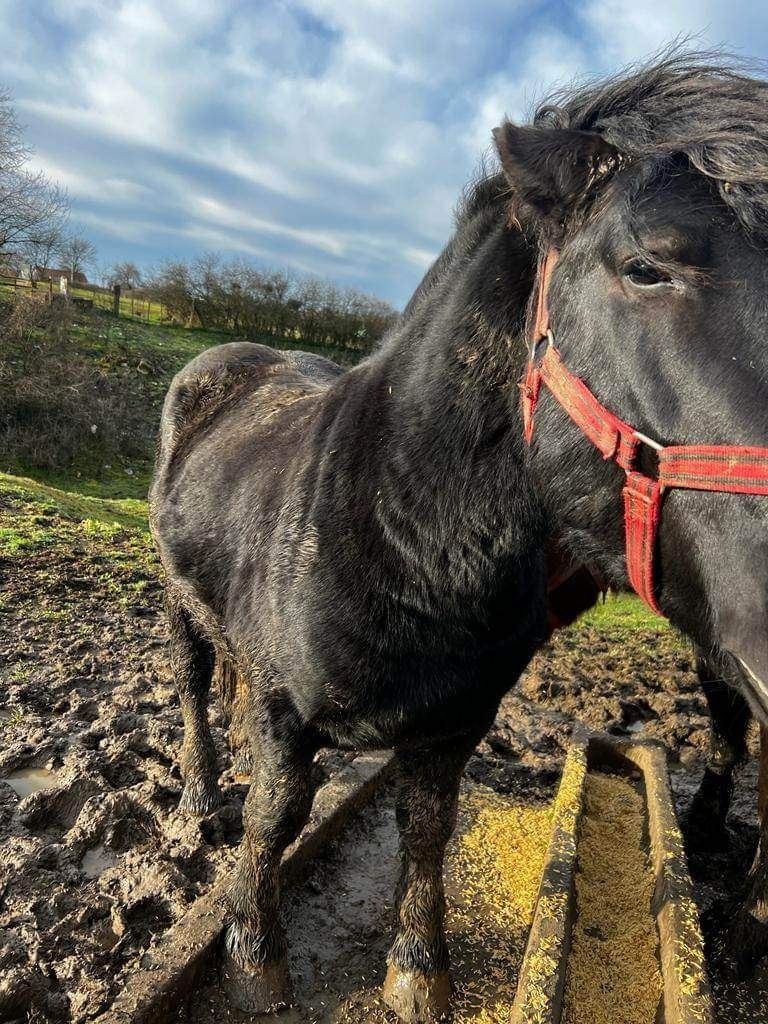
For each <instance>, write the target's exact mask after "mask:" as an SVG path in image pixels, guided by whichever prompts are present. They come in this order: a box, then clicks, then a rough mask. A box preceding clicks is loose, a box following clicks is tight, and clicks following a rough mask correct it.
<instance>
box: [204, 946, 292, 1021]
mask: <svg viewBox="0 0 768 1024" xmlns="http://www.w3.org/2000/svg"><path fill="white" fill-rule="evenodd" d="M221 982H222V987H223V989H224V992H225V994H226V996H227V998H228V999H229V1002H230V1003H231V1004H232V1006H234V1007H235V1009H237V1010H243V1011H244V1012H245V1013H273V1012H274V1011H275V1010H282V1009H284V1008H285V1007H286V1006H290V1005H291V1003H292V1002H293V988H292V986H291V977H290V975H289V973H288V962H287V961H286V960H278V961H277V963H273V964H265V965H264V966H263V967H255V966H254V967H241V966H240V964H238V963H237V961H236V960H235V959H234V958H233V957H232V956H230V955H229V954H225V956H224V962H223V964H222V968H221Z"/></svg>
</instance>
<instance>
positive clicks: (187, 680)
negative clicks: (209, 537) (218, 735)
mask: <svg viewBox="0 0 768 1024" xmlns="http://www.w3.org/2000/svg"><path fill="white" fill-rule="evenodd" d="M166 615H167V618H168V626H169V630H170V640H171V668H172V670H173V675H174V679H175V682H176V688H177V690H178V693H179V702H180V704H181V713H182V717H183V719H184V743H183V746H182V748H181V772H182V776H183V778H184V791H183V793H182V796H181V801H180V803H179V810H182V811H188V812H189V813H191V814H195V815H200V816H202V815H205V814H209V813H210V812H211V811H213V810H214V809H215V808H216V807H218V805H219V804H220V803H221V791H220V790H219V784H218V778H217V766H216V748H215V746H214V743H213V737H212V736H211V729H210V726H209V724H208V695H209V692H210V688H211V679H212V677H213V667H214V661H215V655H214V649H213V645H212V644H211V643H210V641H208V640H207V639H206V638H205V637H204V636H203V635H202V633H201V632H200V630H199V629H198V628H197V627H196V626H195V624H194V622H193V621H192V619H191V618H190V616H189V613H188V612H187V611H186V610H185V609H184V607H183V606H182V604H181V600H180V599H179V597H178V596H177V595H176V594H175V593H174V592H173V591H171V590H168V591H167V592H166Z"/></svg>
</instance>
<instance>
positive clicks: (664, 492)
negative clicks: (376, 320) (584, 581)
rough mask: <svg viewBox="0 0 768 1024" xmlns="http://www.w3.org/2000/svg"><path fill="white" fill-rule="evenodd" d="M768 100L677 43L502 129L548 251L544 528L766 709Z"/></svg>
mask: <svg viewBox="0 0 768 1024" xmlns="http://www.w3.org/2000/svg"><path fill="white" fill-rule="evenodd" d="M767 101H768V85H767V84H766V83H765V82H762V81H758V80H755V79H753V78H750V77H747V76H744V75H740V74H737V73H734V72H732V71H729V70H726V69H722V68H718V67H714V66H709V65H706V64H704V63H702V62H698V61H696V60H690V59H688V60H686V58H685V57H681V56H679V55H678V56H674V55H673V56H672V57H670V58H669V59H668V60H667V61H664V62H662V63H661V64H657V65H654V66H653V67H652V68H650V69H645V70H642V71H640V72H638V73H637V74H635V75H633V76H629V77H624V78H622V79H620V80H619V79H617V80H615V81H613V82H609V83H607V84H603V85H601V86H600V87H598V88H597V89H593V90H589V89H587V90H585V91H584V92H582V93H578V94H575V95H574V94H571V95H570V96H569V97H567V99H566V100H565V101H564V102H563V104H562V105H560V106H558V105H556V104H555V105H548V106H546V107H544V108H542V110H541V111H540V112H539V114H538V115H537V117H536V119H535V121H534V123H533V124H532V125H530V126H526V127H517V126H515V125H513V124H511V123H510V122H506V123H505V124H503V125H502V126H501V127H500V128H499V129H497V130H496V132H495V136H496V144H497V149H498V152H499V156H500V159H501V163H502V168H503V172H504V175H505V177H506V181H507V183H508V186H509V191H510V198H509V216H510V219H511V222H512V223H514V224H515V225H516V226H519V227H520V228H522V230H523V231H524V232H525V233H526V234H528V235H529V236H530V237H531V238H532V239H533V240H534V242H535V244H537V245H538V248H539V252H540V254H541V264H540V265H541V267H542V268H543V269H542V270H541V271H540V280H539V295H540V301H539V303H538V311H537V313H536V314H535V317H534V313H533V310H534V309H535V308H536V306H535V303H532V305H531V310H532V312H531V320H532V321H533V323H532V351H531V367H532V372H533V375H534V379H535V386H536V390H537V394H536V395H535V396H533V401H535V399H538V400H537V401H535V412H533V406H531V409H530V410H529V412H530V413H531V414H532V415H533V416H534V417H535V429H532V433H531V446H530V467H531V472H532V474H533V479H534V481H535V486H536V488H537V490H538V491H539V492H540V494H541V496H542V499H543V502H544V504H545V507H546V508H547V510H548V514H549V518H550V521H551V526H552V529H553V531H554V532H555V533H556V535H557V536H558V538H559V540H560V542H561V543H562V544H563V545H564V546H565V547H566V548H567V549H568V550H569V552H570V553H571V555H572V556H573V557H574V558H576V559H577V560H579V561H581V562H585V563H587V564H589V565H591V566H593V567H594V568H595V569H596V570H597V571H598V572H599V573H600V574H601V575H602V576H603V577H604V578H606V579H607V580H608V581H609V582H610V583H611V584H612V585H615V586H627V585H628V584H629V582H630V580H631V582H632V583H633V584H634V586H635V588H636V589H638V590H639V591H640V592H641V593H642V594H643V596H644V597H645V598H646V600H647V601H648V602H649V603H651V604H652V605H654V606H656V607H657V608H658V609H659V610H661V611H662V612H663V613H664V614H665V615H667V616H668V618H669V619H670V620H671V622H672V623H673V624H674V625H675V626H677V627H678V628H680V629H682V630H683V631H684V632H685V633H687V634H688V635H689V636H691V637H692V638H693V639H694V640H696V641H697V642H698V643H699V644H700V645H701V646H702V647H704V648H705V649H707V650H710V651H717V652H719V654H720V656H721V657H722V658H723V661H724V663H725V665H726V667H727V666H728V665H730V666H731V668H732V669H733V677H734V679H739V678H741V677H743V673H742V672H739V671H737V670H736V661H738V662H739V663H740V664H741V665H742V666H743V668H744V669H745V670H746V673H747V677H748V678H749V680H750V683H751V685H750V687H749V689H750V693H749V697H750V699H751V701H752V703H753V705H754V706H756V707H757V708H758V709H759V710H760V711H761V712H762V716H763V717H764V716H765V714H766V713H768V486H766V484H768V449H766V448H765V447H764V446H766V445H768V415H766V410H767V409H768V346H767V345H766V338H768V301H766V282H767V279H768V252H767V251H766V248H765V240H766V235H767V234H768V103H767ZM554 253H556V254H557V262H556V263H555V262H554V258H553V254H554ZM542 278H545V280H543V279H542ZM542 297H543V298H544V299H545V300H546V303H545V306H546V315H545V329H544V330H542V328H541V318H542V305H543V303H542V301H541V298H542ZM547 328H551V334H550V335H549V336H548V338H543V335H544V334H545V332H546V329H547ZM541 341H543V344H541V345H537V342H541ZM548 347H551V349H552V352H550V353H549V357H548V358H549V364H551V365H549V369H550V370H551V371H552V373H553V374H555V375H556V374H557V373H561V374H564V375H565V377H564V378H563V380H564V383H563V381H561V385H562V388H563V389H564V391H562V392H561V394H560V398H559V400H557V394H556V392H557V386H556V384H551V386H550V387H549V388H548V387H542V388H541V391H540V393H538V388H539V385H540V384H541V381H540V380H539V379H538V376H537V374H539V369H538V365H539V363H540V361H541V359H542V354H541V351H540V349H542V348H543V349H547V348H548ZM546 357H547V353H545V358H546ZM546 365H548V364H546V363H545V369H546ZM544 383H545V384H546V383H547V377H546V373H545V374H544ZM582 386H583V391H581V390H579V389H580V388H582ZM569 387H570V388H571V390H570V391H569V390H568V388H569ZM553 388H554V393H553ZM573 389H576V390H573ZM526 397H527V398H528V400H531V395H530V394H529V395H528V396H526ZM592 399H594V404H593V405H590V403H591V402H592ZM583 403H586V406H585V408H583V409H582V410H581V421H579V420H580V417H579V414H578V410H575V406H577V405H579V404H583ZM590 416H592V417H594V416H596V417H597V418H598V420H599V419H600V417H601V416H605V418H606V422H607V423H608V424H609V425H610V424H611V423H612V420H611V417H614V418H615V419H616V421H618V423H619V424H620V426H619V427H618V428H617V433H616V438H615V443H614V441H613V440H608V441H605V442H604V443H601V440H600V437H599V436H598V435H599V434H600V424H599V423H598V424H597V426H595V425H594V424H591V423H590V422H586V425H585V419H584V418H585V417H586V420H587V421H589V419H590ZM574 419H575V420H576V421H577V422H574ZM623 445H629V446H630V447H631V452H628V450H624V449H623V448H622V446H623ZM664 449H667V450H666V451H665V450H664ZM743 449H748V454H746V455H745V454H744V451H743ZM672 453H677V458H678V462H677V464H676V465H677V469H678V473H679V474H682V476H681V479H682V478H683V477H684V479H683V482H682V483H680V482H678V483H677V485H675V484H674V482H672V483H671V485H670V481H674V479H675V477H673V476H672V475H670V470H671V466H672V462H673V460H672V457H671V456H672ZM681 467H682V468H681ZM628 471H629V472H630V476H628ZM631 474H636V475H637V479H638V480H639V481H640V485H641V486H640V489H641V490H642V489H643V488H647V490H648V497H649V500H655V501H656V513H657V514H659V513H660V519H659V522H658V527H657V529H656V530H654V529H650V530H649V531H648V532H647V533H646V534H645V535H643V517H644V516H646V512H645V510H644V509H641V510H640V513H638V514H639V519H638V520H637V522H635V523H634V526H633V525H632V524H627V525H625V519H631V515H632V513H631V511H628V506H627V505H626V502H625V501H623V500H622V496H621V492H622V490H623V489H624V488H625V487H626V486H627V482H628V480H629V481H630V483H631V482H632V481H631ZM685 474H687V476H685ZM721 477H722V479H720V478H721ZM718 479H720V485H721V486H722V487H723V489H719V487H718ZM723 480H725V484H724V485H723ZM740 481H741V483H742V484H744V481H746V484H745V485H744V486H741V487H740V486H739V482H740ZM699 487H702V488H704V489H698V488H699ZM654 488H655V489H656V490H657V491H658V492H659V493H658V494H657V495H656V496H655V497H653V496H652V495H651V492H652V491H653V489H654ZM710 488H711V489H710ZM743 490H751V491H752V492H753V493H741V491H743ZM734 492H736V493H734ZM642 500H644V499H643V496H642V495H641V496H640V497H639V498H637V501H638V502H641V501H642ZM647 515H651V513H647ZM638 524H639V525H638ZM646 525H647V524H646ZM631 529H635V530H636V531H637V530H640V533H639V534H638V535H637V536H635V537H634V540H631V541H629V542H628V536H627V535H626V534H628V533H629V532H631ZM643 544H645V545H646V547H650V550H647V551H645V552H643V550H642V548H643ZM628 552H629V557H628V554H627V553H628ZM635 556H636V557H637V560H638V563H639V562H640V561H642V559H643V557H645V559H646V563H647V564H646V570H647V572H648V571H650V576H651V582H649V581H648V580H646V583H647V592H646V593H643V586H642V584H638V575H642V567H638V565H636V566H635V567H634V572H633V571H632V569H633V566H632V564H628V563H631V562H632V559H633V558H634V557H635ZM648 566H650V570H648ZM647 572H646V575H647Z"/></svg>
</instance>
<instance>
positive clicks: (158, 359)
mask: <svg viewBox="0 0 768 1024" xmlns="http://www.w3.org/2000/svg"><path fill="white" fill-rule="evenodd" d="M17 309H18V310H20V311H21V315H22V317H23V316H25V315H26V316H27V319H28V321H29V322H23V321H22V323H21V326H19V325H18V324H16V323H15V322H14V317H16V315H17V314H16V313H14V312H11V313H9V312H8V311H7V310H6V314H5V315H6V323H5V324H2V325H0V333H2V334H3V335H4V345H3V351H2V354H0V452H3V453H4V454H3V456H2V457H0V471H6V472H8V473H12V474H14V475H19V476H27V477H32V478H35V479H37V480H40V481H43V482H45V483H49V484H52V485H54V486H58V487H60V488H64V489H65V490H66V489H67V487H68V486H69V484H70V482H75V483H76V484H77V486H78V488H79V489H81V490H86V491H88V493H92V494H95V495H100V496H102V497H121V496H138V495H142V494H145V493H146V485H147V480H148V476H149V472H150V469H151V464H152V455H153V451H154V439H155V434H156V430H157V424H158V421H159V416H160V408H161V405H162V402H163V398H164V396H165V393H166V391H167V388H168V385H169V384H170V381H171V379H172V377H173V375H174V374H175V373H176V372H177V371H178V370H179V369H180V368H181V367H182V366H184V364H185V363H187V362H188V361H189V360H190V359H192V358H193V357H194V356H196V355H198V354H199V353H200V352H202V351H203V350H204V349H206V348H210V347H211V346H213V345H220V344H223V343H225V342H229V341H233V340H236V339H235V336H234V335H233V334H232V333H230V332H227V331H217V330H203V329H196V328H191V329H190V328H185V327H180V326H177V325H172V324H171V325H169V324H160V323H145V322H137V321H132V320H127V319H125V318H118V317H115V316H113V315H112V314H110V313H107V312H104V311H103V310H99V309H94V310H76V311H74V312H71V311H69V312H67V313H66V317H65V318H64V319H63V320H62V319H57V316H59V317H61V314H56V313H55V312H54V313H50V312H48V311H47V310H46V308H45V307H44V306H42V305H41V304H39V303H34V302H29V301H28V302H27V304H26V310H25V307H24V304H23V303H20V304H18V305H17ZM47 309H48V310H50V309H51V307H47ZM8 321H10V326H9V325H8ZM4 327H5V328H6V329H5V330H3V328H4ZM250 340H254V341H261V342H262V343H264V344H276V345H277V346H278V347H280V348H302V347H309V346H302V344H301V343H300V342H297V341H288V340H283V339H280V340H279V341H275V339H273V338H272V337H271V336H263V337H258V338H251V339H250ZM313 350H314V351H319V352H321V353H322V354H323V355H326V356H328V357H329V358H331V359H334V360H335V361H336V362H341V363H345V364H351V363H352V362H353V361H354V355H353V354H352V353H350V352H349V351H348V350H344V349H332V348H328V347H317V346H315V347H314V349H313Z"/></svg>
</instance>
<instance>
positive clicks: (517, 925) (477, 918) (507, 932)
mask: <svg viewBox="0 0 768 1024" xmlns="http://www.w3.org/2000/svg"><path fill="white" fill-rule="evenodd" d="M552 816H553V809H552V806H551V805H550V804H548V805H545V806H539V807H531V806H528V807H526V806H522V805H519V804H517V805H516V804H511V803H510V801H509V800H508V799H507V800H505V799H503V798H501V797H498V796H496V795H495V794H493V793H492V792H490V791H488V790H475V791H474V792H471V793H469V794H467V797H466V798H465V799H464V800H462V817H464V818H465V820H467V819H469V821H468V824H469V827H468V828H467V830H466V831H464V830H463V829H462V830H461V832H460V836H459V838H458V841H457V843H456V846H455V848H454V850H452V851H450V852H449V859H450V860H452V861H453V864H451V870H450V876H451V880H452V881H453V883H454V885H456V883H458V886H460V888H458V891H457V889H454V891H453V892H451V891H450V889H451V888H453V886H450V882H449V892H448V903H449V914H448V941H449V944H450V946H451V951H452V960H453V970H454V977H455V981H456V989H457V991H456V997H455V1000H454V1012H453V1018H452V1019H453V1021H454V1022H455V1024H509V1017H510V1013H511V1010H512V1002H513V1000H514V995H515V989H516V986H517V977H518V973H519V971H520V964H521V963H522V959H523V953H524V952H525V943H526V941H527V938H528V930H529V928H530V924H531V919H532V917H533V910H534V906H535V903H536V896H537V894H538V889H539V882H540V880H541V872H542V868H543V865H544V857H545V854H546V852H547V846H548V844H549V840H550V835H551V829H552ZM451 853H452V855H453V856H451Z"/></svg>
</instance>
